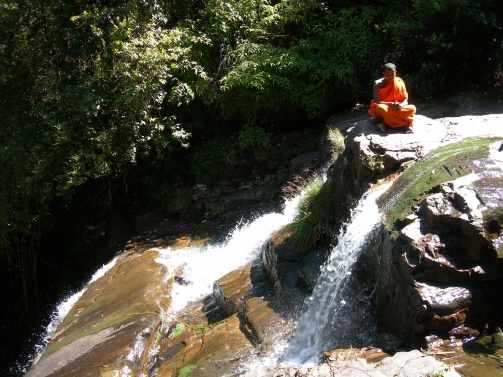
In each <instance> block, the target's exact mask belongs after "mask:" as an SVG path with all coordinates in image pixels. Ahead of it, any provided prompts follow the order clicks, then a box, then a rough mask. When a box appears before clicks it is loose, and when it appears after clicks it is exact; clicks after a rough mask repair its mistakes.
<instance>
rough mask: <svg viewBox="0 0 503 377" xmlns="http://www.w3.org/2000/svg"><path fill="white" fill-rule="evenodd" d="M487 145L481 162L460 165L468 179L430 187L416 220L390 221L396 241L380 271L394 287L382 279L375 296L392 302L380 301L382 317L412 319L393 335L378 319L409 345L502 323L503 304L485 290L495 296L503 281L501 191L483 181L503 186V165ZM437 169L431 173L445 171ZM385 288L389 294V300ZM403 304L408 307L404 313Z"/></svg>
mask: <svg viewBox="0 0 503 377" xmlns="http://www.w3.org/2000/svg"><path fill="white" fill-rule="evenodd" d="M487 145H488V146H487V147H486V152H485V155H484V156H483V157H482V158H481V157H480V155H478V156H477V157H475V158H474V159H472V160H471V159H465V160H464V161H465V163H466V166H467V167H468V168H463V170H465V171H470V172H471V173H470V174H467V175H465V176H462V177H459V178H457V179H455V180H452V181H450V182H446V183H443V184H440V185H438V186H432V188H431V189H430V192H433V193H430V194H428V193H426V194H423V197H422V199H421V198H419V204H418V206H417V207H416V210H415V212H414V213H412V214H409V215H407V216H405V217H403V218H402V219H400V220H398V221H396V222H395V224H394V231H395V232H396V235H397V238H396V240H395V241H391V240H390V245H389V247H390V250H392V252H391V253H392V254H391V255H392V257H391V258H390V257H386V256H385V257H384V258H383V261H384V263H385V264H388V263H391V265H390V268H391V270H390V272H391V274H392V275H393V276H394V283H391V285H387V284H388V283H390V280H386V279H383V282H384V281H387V283H386V284H385V286H386V289H383V290H382V291H381V292H380V294H381V295H383V296H384V297H386V295H387V297H388V298H389V303H387V302H385V301H384V302H382V301H381V310H383V311H384V312H386V313H388V315H391V312H390V311H391V310H393V311H394V313H395V314H394V315H398V316H402V315H411V314H412V317H410V322H409V324H407V323H401V326H404V327H403V328H400V326H398V327H396V328H395V330H393V329H392V326H390V325H391V323H390V322H388V321H385V320H381V325H382V328H383V329H386V331H391V332H392V333H394V334H397V335H398V334H400V336H404V335H406V334H409V336H410V338H409V339H410V341H412V342H413V343H414V342H419V341H420V339H422V336H424V335H427V334H431V333H436V334H444V335H445V334H447V333H449V332H452V331H453V329H455V328H459V326H466V327H467V328H469V327H473V328H474V329H476V330H479V331H482V330H483V329H484V328H485V327H486V326H491V325H492V326H496V325H497V323H499V321H500V320H501V317H500V314H499V313H500V312H501V309H502V308H501V305H499V304H497V303H496V302H495V300H494V298H491V297H490V293H489V291H491V290H492V289H495V288H496V287H498V289H500V288H501V282H502V281H503V264H502V259H501V255H500V251H499V249H500V247H501V243H500V238H501V228H500V227H501V223H500V220H499V219H498V215H497V214H498V212H499V211H500V210H501V208H502V207H503V202H502V201H501V198H502V197H503V191H502V190H501V189H500V190H499V191H498V190H497V189H496V188H495V187H494V185H486V184H485V182H486V181H487V179H488V177H491V180H494V181H496V182H499V183H503V181H502V178H503V170H502V167H503V165H501V164H499V163H497V161H498V160H499V159H500V158H501V156H499V155H498V154H497V153H496V152H495V151H497V150H498V148H499V145H500V142H489V143H487ZM498 153H501V152H498ZM490 156H492V157H490ZM491 158H492V159H493V160H491ZM442 162H443V161H439V164H438V167H436V168H435V169H446V167H445V166H442ZM404 174H406V173H404ZM401 178H404V177H401ZM405 179H406V178H405ZM500 187H503V186H500ZM409 189H411V190H413V187H412V188H409ZM418 193H419V191H418ZM403 195H404V196H406V195H407V194H406V193H405V194H403ZM498 196H499V199H496V198H497V197H498ZM488 213H490V214H491V215H490V216H489V217H491V220H490V221H488ZM490 227H491V230H492V231H491V230H490V229H489V228H490ZM383 252H384V253H385V254H386V253H389V251H386V250H384V251H383ZM388 255H389V254H388ZM406 281H407V282H406ZM403 284H406V285H403ZM398 285H403V286H402V287H400V288H398V287H397V286H398ZM404 286H405V287H408V288H405V289H403V287H404ZM393 287H395V288H393ZM390 289H394V293H392V294H389V290H390ZM386 290H387V291H388V293H387V292H385V291H386ZM400 300H403V302H404V303H406V304H407V305H409V308H407V309H406V308H403V307H401V305H400V303H399V301H400ZM482 307H483V308H485V312H482V310H481V309H480V308H482ZM397 313H400V314H397ZM406 313H407V314H406ZM498 318H499V319H498ZM459 336H461V337H463V336H464V335H462V334H459Z"/></svg>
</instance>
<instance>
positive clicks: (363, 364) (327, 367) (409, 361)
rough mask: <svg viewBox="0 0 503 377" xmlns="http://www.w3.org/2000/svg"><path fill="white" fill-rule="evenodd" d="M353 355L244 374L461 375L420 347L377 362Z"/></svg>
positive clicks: (249, 376)
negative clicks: (369, 361)
mask: <svg viewBox="0 0 503 377" xmlns="http://www.w3.org/2000/svg"><path fill="white" fill-rule="evenodd" d="M345 355H347V353H346V354H345ZM349 358H350V359H351V360H347V359H346V360H338V359H337V358H333V357H328V358H327V360H326V362H325V363H323V364H304V365H297V364H294V363H281V364H279V365H277V366H274V367H269V366H264V367H259V368H257V369H255V370H253V371H250V372H247V373H245V374H244V375H243V377H280V376H281V377H335V376H337V377H339V376H340V377H389V376H407V377H427V376H436V375H439V376H443V377H458V376H460V375H459V374H458V373H457V372H456V371H455V370H454V369H453V368H452V367H449V366H446V365H444V364H442V363H440V362H438V361H437V360H435V358H434V357H432V356H425V355H423V354H422V353H421V352H420V351H417V350H414V351H410V352H398V353H396V354H395V355H394V356H392V357H387V358H385V359H383V360H381V361H379V362H377V363H368V362H367V361H366V360H365V359H363V358H359V357H358V354H357V353H354V354H353V355H352V356H350V357H349Z"/></svg>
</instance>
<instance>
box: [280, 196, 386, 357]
mask: <svg viewBox="0 0 503 377" xmlns="http://www.w3.org/2000/svg"><path fill="white" fill-rule="evenodd" d="M383 190H384V188H380V189H378V190H371V191H369V192H367V193H366V194H365V195H364V197H363V198H362V199H361V200H360V202H359V203H358V205H357V207H356V208H355V209H353V211H352V213H351V216H350V219H349V221H348V222H347V224H346V225H345V226H344V227H343V229H342V231H341V235H340V236H339V240H338V243H337V246H335V247H334V248H333V250H332V252H331V255H330V257H329V259H328V261H327V262H326V263H325V265H324V266H323V268H322V271H321V274H320V277H319V278H318V281H317V284H316V286H315V288H314V291H313V294H312V295H311V297H309V298H308V300H307V307H308V309H307V311H306V312H305V313H303V314H302V316H301V317H300V319H299V321H298V323H297V329H296V333H295V336H294V338H293V339H292V341H291V342H290V344H289V345H288V347H287V349H286V351H285V356H284V359H286V360H288V361H293V362H296V363H304V362H311V361H312V362H317V361H319V357H320V355H321V353H322V352H323V351H327V350H328V349H330V348H329V347H331V346H334V345H340V346H344V347H349V346H351V344H341V342H344V341H346V340H347V339H348V336H349V339H357V338H358V337H362V338H363V337H366V336H368V333H369V332H370V333H372V330H373V327H374V326H375V325H374V319H373V318H371V316H372V315H371V305H370V302H369V300H368V299H367V298H368V296H370V294H371V292H368V290H369V287H368V286H367V287H364V286H361V287H356V290H355V287H353V286H352V284H350V281H351V280H352V279H351V278H352V276H351V275H352V272H353V267H354V265H355V263H356V261H357V260H358V258H359V256H360V255H361V253H362V252H363V251H364V250H365V249H366V248H368V247H369V245H371V244H372V242H373V241H374V240H375V233H377V232H376V230H377V228H378V224H379V223H380V217H379V210H378V208H377V205H376V202H375V201H376V198H377V197H378V196H379V195H380V194H381V193H382V191H383ZM353 280H354V279H353ZM350 285H351V286H352V289H351V291H349V290H348V287H349V286H350ZM370 289H373V287H370ZM355 305H356V306H355ZM348 315H350V317H349V318H348ZM355 317H356V318H355ZM355 322H356V323H355ZM351 323H354V325H353V326H352V328H349V327H348V326H349V324H351ZM349 331H350V332H351V334H348V332H349ZM355 331H360V334H356V333H355ZM360 340H361V341H362V342H365V341H368V339H360ZM353 345H354V344H353Z"/></svg>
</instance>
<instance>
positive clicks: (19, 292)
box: [0, 0, 503, 357]
mask: <svg viewBox="0 0 503 377" xmlns="http://www.w3.org/2000/svg"><path fill="white" fill-rule="evenodd" d="M502 21H503V3H502V2H501V1H499V0H486V1H483V2H480V1H476V0H446V1H440V0H409V1H398V0H389V1H380V0H374V1H371V0H360V1H352V2H350V1H346V0H340V1H335V0H329V1H325V2H321V1H314V0H271V1H268V0H126V1H120V0H80V1H55V0H31V1H29V0H4V1H2V3H1V4H0V111H1V115H2V116H1V121H2V125H1V128H0V163H1V166H2V167H3V173H2V175H1V176H0V263H1V265H2V277H3V278H2V281H1V284H2V286H3V291H2V292H3V293H2V300H4V301H6V302H8V303H9V305H8V309H6V310H5V313H4V314H3V317H2V321H3V323H7V322H11V321H12V320H13V318H17V319H18V320H19V322H20V323H21V322H22V321H23V320H24V319H25V317H24V316H28V315H29V313H30V310H28V309H30V308H31V309H33V308H37V307H39V305H36V304H34V300H37V299H39V298H40V299H41V300H42V301H43V300H44V298H43V297H42V298H41V296H40V294H38V293H37V287H38V286H39V285H40V284H41V282H42V281H43V280H44V279H46V278H47V275H46V274H45V275H44V276H42V272H41V271H44V270H45V271H46V272H47V271H52V272H51V274H55V275H62V274H63V273H64V272H65V269H66V268H67V266H66V261H67V260H72V263H75V262H78V263H79V264H81V265H82V266H88V267H89V268H90V266H92V265H93V264H94V263H96V261H97V260H99V259H100V257H101V256H100V253H99V252H94V253H90V252H89V251H88V250H87V249H86V248H85V243H84V242H83V240H85V239H86V237H87V235H88V232H89V230H90V227H89V224H93V223H96V219H97V218H99V216H108V218H109V217H110V216H111V213H112V212H113V211H114V210H115V209H116V208H119V207H120V204H124V207H127V208H130V209H132V210H134V208H135V206H138V205H141V204H144V203H146V202H149V203H154V204H155V206H157V207H159V208H164V209H165V210H167V211H176V210H177V208H180V207H183V204H184V198H186V197H187V189H186V187H191V185H193V184H194V183H202V182H204V183H212V180H214V179H215V177H219V176H220V175H221V174H223V172H225V171H226V170H227V169H229V167H232V164H233V163H234V161H236V156H240V155H244V154H246V155H249V153H248V152H249V151H250V149H253V148H256V147H261V148H267V147H268V146H269V145H270V140H271V139H270V138H271V134H273V133H275V132H282V131H288V130H291V129H293V128H295V127H298V126H299V125H301V124H302V123H303V122H304V121H306V120H309V119H310V120H315V121H317V120H318V121H320V120H322V119H323V118H324V117H326V116H327V115H330V114H331V113H334V112H336V111H339V110H343V109H346V108H351V107H352V106H354V105H355V104H356V103H368V101H369V96H370V86H371V82H372V80H373V79H374V78H375V77H377V76H378V75H379V66H380V65H382V63H384V62H386V61H394V62H395V63H397V65H398V67H399V71H400V73H402V74H401V76H402V77H404V78H405V79H406V82H407V84H408V88H409V92H410V93H411V94H412V97H413V99H415V100H416V101H419V100H421V99H426V98H430V97H433V96H435V95H437V94H439V93H446V92H447V91H452V90H457V89H460V88H464V89H466V88H467V87H468V86H478V87H479V88H481V89H483V90H492V89H494V88H497V87H499V88H501V86H502V85H503V39H502V36H503V31H502V29H501V28H502ZM146 188H148V189H146ZM147 193H148V194H147ZM56 241H57V242H56ZM84 270H85V269H83V271H84ZM56 271H57V273H56ZM23 313H24V314H23ZM14 327H15V326H14ZM2 337H3V338H5V336H3V335H2ZM9 338H10V336H9V337H7V339H9ZM4 356H5V355H3V356H2V357H4Z"/></svg>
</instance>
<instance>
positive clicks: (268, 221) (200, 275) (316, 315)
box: [36, 189, 383, 364]
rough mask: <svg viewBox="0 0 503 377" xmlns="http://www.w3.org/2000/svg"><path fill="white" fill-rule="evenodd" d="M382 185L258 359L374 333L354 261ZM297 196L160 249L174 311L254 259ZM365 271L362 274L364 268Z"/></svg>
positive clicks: (308, 356)
mask: <svg viewBox="0 0 503 377" xmlns="http://www.w3.org/2000/svg"><path fill="white" fill-rule="evenodd" d="M382 190H383V189H379V190H371V191H369V192H368V193H367V194H366V195H365V196H364V197H363V198H362V199H361V200H360V202H359V203H358V205H357V206H356V208H355V209H354V210H353V211H352V214H351V218H350V219H349V221H348V222H347V224H346V225H345V226H344V227H343V229H342V230H341V233H340V234H341V236H340V237H339V240H338V242H337V246H335V247H334V248H333V250H332V252H331V255H330V257H329V260H328V261H327V262H326V263H325V265H324V266H323V268H322V272H321V275H320V277H319V279H318V283H317V285H316V287H315V289H314V292H313V294H312V296H311V297H309V299H308V301H307V302H306V306H307V307H308V309H307V311H306V312H305V313H303V315H302V316H301V317H300V319H299V321H298V323H297V329H296V334H295V336H294V338H293V339H292V340H291V341H290V342H289V343H286V342H285V341H283V343H281V344H278V347H277V349H278V352H277V353H275V354H274V355H269V356H268V357H267V358H264V359H262V361H261V362H260V364H264V363H269V362H275V361H278V360H288V361H295V362H297V363H303V362H307V361H315V360H316V359H317V357H318V355H320V353H321V352H322V351H324V350H327V347H328V348H330V347H329V346H337V345H340V346H344V347H348V346H351V345H353V346H357V344H355V343H351V342H358V341H361V342H362V344H366V343H368V342H369V339H370V338H371V337H372V336H374V335H375V321H374V318H373V315H372V305H371V302H370V297H371V296H372V290H373V289H374V288H375V281H374V282H373V283H372V279H366V280H365V282H363V281H362V280H361V279H360V277H361V276H360V275H362V273H361V271H360V273H354V271H353V266H354V264H355V262H356V261H357V260H358V258H359V257H360V256H361V255H362V252H363V251H364V250H366V249H369V248H370V249H371V248H372V247H371V246H370V245H372V243H373V242H374V241H375V238H376V234H377V232H376V229H377V228H378V224H380V218H379V212H378V209H377V205H376V204H375V199H376V197H377V196H378V195H379V194H380V193H381V192H382ZM301 196H302V194H300V195H299V196H297V197H296V198H294V199H292V200H291V201H289V202H287V203H285V209H284V211H283V212H282V213H269V214H266V215H263V216H260V217H258V218H256V219H255V220H253V221H251V222H249V223H246V224H244V225H240V226H237V227H236V229H235V230H234V231H233V232H232V233H231V234H230V235H229V236H228V238H227V240H225V241H224V242H222V243H219V244H213V245H207V246H204V247H194V248H184V249H177V250H173V249H170V248H166V249H158V251H159V257H158V258H157V262H158V263H161V264H163V265H165V266H166V267H167V268H168V270H170V271H174V270H176V269H180V268H182V269H183V281H181V282H179V284H175V286H174V289H173V292H172V308H171V311H172V312H173V313H172V314H175V313H177V312H179V311H180V310H182V309H183V308H184V307H185V306H186V305H187V303H189V302H191V301H193V300H196V299H198V298H200V297H204V296H208V295H210V294H211V293H212V290H213V283H214V282H215V281H216V280H218V279H219V278H220V277H222V276H224V275H225V274H227V273H228V272H231V271H233V270H235V269H237V268H239V267H241V266H243V265H245V264H246V263H247V262H249V261H251V260H253V259H255V258H256V257H257V256H258V255H259V253H260V250H261V248H262V245H263V243H264V242H265V241H266V240H267V238H268V237H269V236H270V235H271V234H272V233H273V232H274V231H275V230H277V229H279V228H281V227H282V226H284V225H286V224H288V223H290V222H291V221H292V220H293V219H294V216H295V214H296V206H297V204H298V201H299V200H300V197H301ZM370 259H371V258H370ZM114 263H115V260H114V261H112V262H111V263H110V264H109V265H107V266H104V267H103V268H102V269H101V270H100V271H98V272H97V273H96V274H95V275H94V276H93V278H92V280H95V279H97V278H98V277H99V276H102V275H103V274H104V273H105V272H106V271H107V270H108V269H109V268H111V267H112V266H113V264H114ZM364 264H365V263H363V265H364ZM359 265H360V263H359ZM180 266H181V267H180ZM208 266H211V268H208ZM363 274H364V275H366V271H363ZM92 280H91V281H92ZM369 281H370V283H369ZM84 290H85V289H84ZM84 290H82V291H80V292H78V293H76V294H74V295H72V296H70V297H69V298H68V299H67V300H65V301H64V302H62V303H61V304H60V305H59V306H58V308H57V309H56V311H55V312H54V314H53V318H52V321H51V324H50V325H49V327H48V328H47V331H46V334H45V336H44V337H43V341H42V342H41V343H42V344H41V345H39V346H37V347H36V351H37V353H39V354H40V353H41V352H43V349H44V348H45V345H46V344H47V343H48V341H49V340H50V338H51V336H52V334H53V333H54V331H55V329H56V327H57V325H58V324H59V323H60V322H61V321H62V319H63V318H64V316H65V315H66V314H67V313H68V311H69V310H70V309H71V307H72V305H73V304H74V303H75V302H76V301H77V300H78V298H80V296H81V295H82V294H83V292H84ZM344 342H350V343H351V344H346V343H344ZM265 360H268V362H267V361H265Z"/></svg>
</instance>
